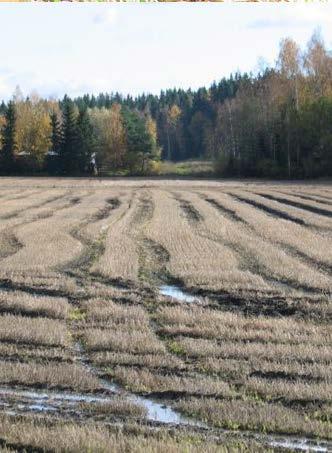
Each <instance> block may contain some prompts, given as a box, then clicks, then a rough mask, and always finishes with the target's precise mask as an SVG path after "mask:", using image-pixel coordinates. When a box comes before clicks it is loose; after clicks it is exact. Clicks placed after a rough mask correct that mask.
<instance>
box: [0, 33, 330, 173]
mask: <svg viewBox="0 0 332 453" xmlns="http://www.w3.org/2000/svg"><path fill="white" fill-rule="evenodd" d="M0 130H1V134H0V150H1V152H0V172H1V173H2V174H13V173H20V172H21V173H29V174H30V173H36V172H47V173H49V174H63V175H79V174H87V173H93V172H96V171H98V172H99V173H102V174H108V173H115V172H118V173H120V174H121V172H122V174H153V173H158V169H159V162H160V160H173V161H180V160H186V159H209V160H213V161H214V162H215V168H216V172H217V173H218V174H220V175H223V176H257V177H288V178H294V177H295V178H296V177H316V176H332V55H331V52H328V51H327V49H326V47H325V44H324V42H323V40H322V38H321V36H320V34H319V33H318V32H316V33H314V35H313V36H312V37H311V39H310V40H309V42H308V43H307V46H306V48H305V50H303V51H302V50H301V49H300V47H299V46H298V45H297V44H296V43H295V42H294V41H293V40H291V39H289V38H286V39H284V40H282V41H281V43H280V49H279V55H278V59H277V62H276V64H275V65H274V66H271V67H268V66H265V67H264V68H262V69H261V70H260V71H259V72H258V74H256V75H253V74H247V73H244V74H239V73H237V74H235V75H234V76H233V75H231V76H230V77H228V78H223V79H222V80H220V81H219V82H218V83H216V82H214V83H213V84H212V85H211V86H210V87H209V88H205V87H202V88H199V89H197V90H191V89H188V90H183V89H171V90H166V91H161V93H160V94H159V95H152V94H143V95H140V96H137V97H132V96H129V95H128V96H122V95H121V94H119V93H111V94H107V93H101V94H99V95H98V96H94V95H88V94H86V95H84V96H80V97H77V98H74V99H70V98H69V97H68V96H65V97H64V98H63V99H62V100H59V101H56V100H45V99H41V98H39V97H38V96H37V95H36V94H32V95H31V96H30V97H28V98H26V99H24V98H23V96H22V95H21V93H20V92H19V91H17V92H16V93H15V95H14V97H13V99H12V100H11V101H10V102H9V103H8V104H5V103H4V102H3V103H2V104H1V105H0Z"/></svg>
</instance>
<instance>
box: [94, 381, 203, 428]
mask: <svg viewBox="0 0 332 453" xmlns="http://www.w3.org/2000/svg"><path fill="white" fill-rule="evenodd" d="M102 384H103V386H104V387H105V389H107V390H110V391H112V392H114V393H116V394H118V395H121V396H122V397H125V398H127V400H128V401H130V402H131V403H134V404H139V405H140V406H143V407H144V408H145V409H146V411H147V415H146V418H147V420H149V421H154V422H159V423H171V424H174V425H190V426H198V427H201V428H203V427H207V426H206V425H205V424H203V423H201V422H199V421H196V420H192V419H190V418H187V417H185V416H183V415H181V414H180V413H179V412H176V411H174V410H173V409H172V408H171V407H169V406H167V405H165V404H163V403H159V402H157V401H155V400H152V399H151V398H146V397H144V396H139V395H135V394H134V393H130V392H127V391H126V390H124V389H123V388H122V387H121V386H119V385H118V384H114V383H110V382H108V381H106V380H104V379H103V380H102Z"/></svg>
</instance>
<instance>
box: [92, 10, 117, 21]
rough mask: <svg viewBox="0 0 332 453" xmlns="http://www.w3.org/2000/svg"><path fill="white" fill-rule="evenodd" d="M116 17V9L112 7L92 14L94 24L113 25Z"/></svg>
mask: <svg viewBox="0 0 332 453" xmlns="http://www.w3.org/2000/svg"><path fill="white" fill-rule="evenodd" d="M117 17H118V15H117V11H116V10H115V9H114V8H112V9H103V10H102V11H100V12H99V13H97V14H96V15H95V16H94V18H93V22H94V23H95V24H103V25H114V24H115V22H116V20H117Z"/></svg>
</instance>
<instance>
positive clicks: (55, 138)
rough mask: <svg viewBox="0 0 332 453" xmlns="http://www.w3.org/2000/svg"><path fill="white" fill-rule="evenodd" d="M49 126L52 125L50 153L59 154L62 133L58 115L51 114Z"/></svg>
mask: <svg viewBox="0 0 332 453" xmlns="http://www.w3.org/2000/svg"><path fill="white" fill-rule="evenodd" d="M51 125H52V136H51V141H52V151H53V152H54V153H56V154H59V153H60V149H61V144H62V133H61V132H62V131H61V126H60V122H59V119H58V115H57V114H56V113H55V112H53V113H51Z"/></svg>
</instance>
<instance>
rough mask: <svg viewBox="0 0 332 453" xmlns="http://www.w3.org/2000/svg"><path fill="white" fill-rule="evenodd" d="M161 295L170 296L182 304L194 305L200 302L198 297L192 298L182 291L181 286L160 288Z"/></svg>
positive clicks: (163, 286)
mask: <svg viewBox="0 0 332 453" xmlns="http://www.w3.org/2000/svg"><path fill="white" fill-rule="evenodd" d="M159 293H160V294H161V295H163V296H168V297H171V298H172V299H176V300H179V301H181V302H188V303H193V302H198V301H199V298H198V297H196V296H191V295H190V294H188V293H186V292H185V291H182V289H181V288H180V287H179V286H175V285H162V286H160V287H159Z"/></svg>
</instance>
